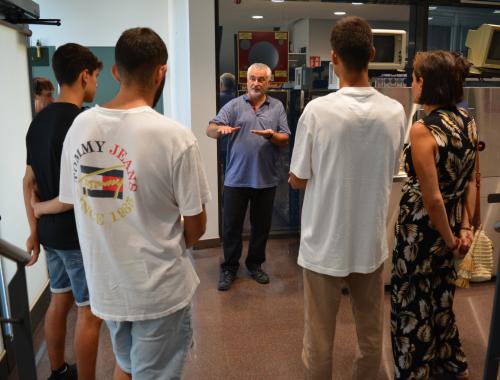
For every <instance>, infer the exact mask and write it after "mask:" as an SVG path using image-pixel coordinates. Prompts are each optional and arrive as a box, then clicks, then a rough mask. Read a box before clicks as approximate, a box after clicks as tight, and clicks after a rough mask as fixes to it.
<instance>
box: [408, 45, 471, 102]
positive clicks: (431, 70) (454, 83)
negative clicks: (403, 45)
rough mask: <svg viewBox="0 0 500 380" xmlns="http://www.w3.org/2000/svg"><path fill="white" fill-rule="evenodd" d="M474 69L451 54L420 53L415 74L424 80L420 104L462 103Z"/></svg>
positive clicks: (463, 60)
mask: <svg viewBox="0 0 500 380" xmlns="http://www.w3.org/2000/svg"><path fill="white" fill-rule="evenodd" d="M471 66H472V65H471V63H470V62H469V61H467V59H465V58H464V57H463V56H461V55H459V54H457V53H453V52H449V51H444V50H436V51H430V52H419V53H417V54H416V55H415V60H414V61H413V72H414V74H415V77H416V78H417V79H420V78H422V79H423V80H424V83H423V86H422V93H421V94H420V99H418V100H417V101H418V103H419V104H438V105H442V106H448V105H455V104H457V103H458V102H460V101H461V100H462V99H463V96H464V82H465V79H466V78H467V75H468V74H469V69H470V67H471Z"/></svg>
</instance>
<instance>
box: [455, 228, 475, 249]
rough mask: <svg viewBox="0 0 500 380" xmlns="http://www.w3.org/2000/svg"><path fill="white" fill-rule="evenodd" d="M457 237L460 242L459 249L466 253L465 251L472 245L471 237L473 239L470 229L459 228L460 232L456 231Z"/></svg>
mask: <svg viewBox="0 0 500 380" xmlns="http://www.w3.org/2000/svg"><path fill="white" fill-rule="evenodd" d="M458 238H459V239H460V242H461V249H462V250H463V251H465V254H466V253H467V252H469V249H470V246H471V245H472V239H474V234H473V233H472V230H470V229H463V228H461V229H460V232H459V233H458ZM465 254H464V255H465Z"/></svg>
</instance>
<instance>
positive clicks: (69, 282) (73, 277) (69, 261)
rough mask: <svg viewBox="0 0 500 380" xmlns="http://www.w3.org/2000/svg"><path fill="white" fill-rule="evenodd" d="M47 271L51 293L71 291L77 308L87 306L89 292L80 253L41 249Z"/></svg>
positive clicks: (76, 251)
mask: <svg viewBox="0 0 500 380" xmlns="http://www.w3.org/2000/svg"><path fill="white" fill-rule="evenodd" d="M43 248H44V249H45V255H46V257H47V267H48V269H49V283H50V290H51V292H52V293H67V292H70V291H72V292H73V296H74V297H75V301H76V304H77V305H78V306H88V305H89V304H90V302H89V290H88V288H87V280H86V279H85V270H84V269H83V259H82V252H81V251H79V250H60V249H54V248H50V247H43Z"/></svg>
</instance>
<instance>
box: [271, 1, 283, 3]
mask: <svg viewBox="0 0 500 380" xmlns="http://www.w3.org/2000/svg"><path fill="white" fill-rule="evenodd" d="M271 2H272V3H284V2H285V0H271Z"/></svg>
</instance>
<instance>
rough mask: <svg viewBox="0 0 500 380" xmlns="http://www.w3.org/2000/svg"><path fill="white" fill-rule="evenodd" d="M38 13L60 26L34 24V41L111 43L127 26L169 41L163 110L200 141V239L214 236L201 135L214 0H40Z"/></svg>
mask: <svg viewBox="0 0 500 380" xmlns="http://www.w3.org/2000/svg"><path fill="white" fill-rule="evenodd" d="M38 3H39V4H40V10H41V17H45V18H60V19H61V22H62V26H61V27H53V26H34V27H33V37H32V43H34V42H35V41H36V40H37V39H40V41H41V42H42V44H43V45H47V46H48V45H55V46H58V45H61V44H63V43H66V42H76V43H80V44H82V45H87V46H114V45H115V43H116V41H117V40H118V38H119V36H120V34H121V33H122V32H123V31H124V30H125V29H128V28H132V27H136V26H146V27H150V28H152V29H154V30H155V31H156V32H157V33H158V34H159V35H160V36H161V37H162V38H163V39H164V40H165V41H166V43H167V47H168V51H169V62H168V72H167V80H166V85H165V91H164V94H163V95H164V96H163V98H164V109H165V113H166V115H167V116H170V117H172V118H174V119H176V120H177V121H179V122H181V123H182V124H184V125H186V126H187V127H190V128H192V130H193V132H194V134H195V135H196V137H197V138H198V140H199V145H200V150H201V154H202V157H203V161H204V163H205V169H206V172H207V177H208V179H209V184H210V190H211V192H212V196H213V200H212V202H211V203H210V204H209V205H208V206H207V212H208V216H209V219H208V226H207V232H206V234H205V235H204V237H203V238H202V239H212V238H218V237H219V234H218V203H217V191H218V190H217V152H216V145H215V141H213V140H211V139H209V138H208V137H206V136H205V129H206V126H207V125H208V121H209V120H210V119H211V118H212V117H213V116H214V114H215V96H216V93H215V31H214V1H213V0H148V1H144V2H138V1H135V0H122V1H120V3H119V5H118V3H116V2H112V1H103V0H87V1H85V2H80V1H67V0H39V1H38Z"/></svg>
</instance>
